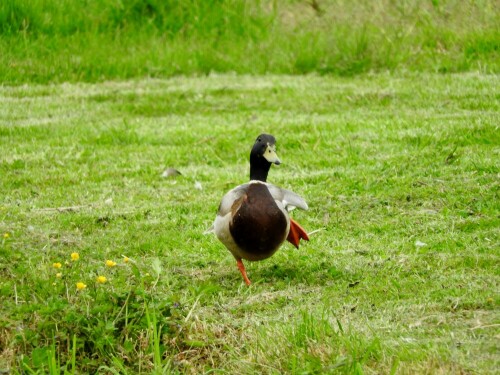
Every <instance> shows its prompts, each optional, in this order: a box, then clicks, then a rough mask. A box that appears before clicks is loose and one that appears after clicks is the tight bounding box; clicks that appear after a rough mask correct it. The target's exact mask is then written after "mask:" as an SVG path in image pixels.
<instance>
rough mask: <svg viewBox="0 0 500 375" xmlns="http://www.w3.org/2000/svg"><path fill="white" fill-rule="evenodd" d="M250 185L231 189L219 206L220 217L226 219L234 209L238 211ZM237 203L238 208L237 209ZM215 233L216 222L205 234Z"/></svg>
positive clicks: (218, 213)
mask: <svg viewBox="0 0 500 375" xmlns="http://www.w3.org/2000/svg"><path fill="white" fill-rule="evenodd" d="M248 185H249V184H248V183H247V184H243V185H239V186H236V187H235V188H234V189H231V190H230V191H228V192H227V193H226V195H224V196H223V197H222V200H221V202H220V204H219V209H218V210H217V216H218V217H224V216H226V215H227V214H229V213H230V212H231V210H232V209H236V208H237V207H239V205H238V203H240V204H241V201H242V199H243V197H244V196H245V195H246V193H247V190H248ZM235 203H236V206H237V207H235ZM215 220H217V217H216V219H215ZM209 233H215V221H214V223H213V224H212V225H211V226H210V228H208V229H207V230H206V231H205V232H203V234H209Z"/></svg>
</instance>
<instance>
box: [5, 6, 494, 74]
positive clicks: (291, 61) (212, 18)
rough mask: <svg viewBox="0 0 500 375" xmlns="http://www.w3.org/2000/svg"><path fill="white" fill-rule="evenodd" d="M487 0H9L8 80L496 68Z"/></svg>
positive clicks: (6, 7)
mask: <svg viewBox="0 0 500 375" xmlns="http://www.w3.org/2000/svg"><path fill="white" fill-rule="evenodd" d="M498 19H499V7H498V4H497V2H495V1H493V0H483V1H480V2H477V1H472V0H466V1H459V0H450V1H446V2H441V1H439V0H435V1H432V2H431V1H429V2H422V1H419V0H410V1H404V2H395V1H391V0H382V1H378V2H371V1H367V0H360V1H356V2H345V1H340V0H329V1H327V0H323V1H315V2H312V3H311V2H308V1H283V2H272V3H267V2H261V1H258V0H253V1H247V2H242V1H231V0H206V1H202V0H187V1H182V2H178V1H173V0H168V1H160V0H127V1H120V2H116V1H111V0H101V1H95V2H88V1H70V0H61V1H59V0H4V1H2V2H0V48H1V50H2V51H3V53H2V54H1V55H0V77H1V79H2V81H3V82H8V83H21V82H28V81H36V82H47V81H68V80H69V81H77V80H84V81H98V80H103V79H123V78H129V77H137V76H153V77H166V76H171V75H176V74H188V75H190V74H208V73H210V72H213V71H215V72H229V71H232V72H237V73H250V74H262V73H268V72H271V73H286V74H302V73H310V72H319V73H322V74H340V75H352V74H357V73H363V72H367V71H373V70H375V71H376V70H395V69H407V70H419V71H422V70H423V71H439V72H455V71H466V70H481V71H486V72H498V68H499V63H498V61H499V60H500V59H499V45H500V42H499V40H500V38H499V34H500V33H499V26H498V25H499V22H498Z"/></svg>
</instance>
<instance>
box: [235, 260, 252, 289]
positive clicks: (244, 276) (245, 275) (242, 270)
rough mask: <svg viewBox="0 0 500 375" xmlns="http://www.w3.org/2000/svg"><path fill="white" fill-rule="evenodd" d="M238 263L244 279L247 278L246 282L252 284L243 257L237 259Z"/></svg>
mask: <svg viewBox="0 0 500 375" xmlns="http://www.w3.org/2000/svg"><path fill="white" fill-rule="evenodd" d="M236 264H237V265H238V269H239V270H240V272H241V275H242V276H243V280H245V283H246V284H247V285H250V284H251V282H250V280H249V279H248V276H247V271H246V270H245V266H244V265H243V262H242V261H241V259H236Z"/></svg>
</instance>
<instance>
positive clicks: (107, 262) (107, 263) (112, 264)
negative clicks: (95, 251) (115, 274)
mask: <svg viewBox="0 0 500 375" xmlns="http://www.w3.org/2000/svg"><path fill="white" fill-rule="evenodd" d="M106 266H107V267H114V266H116V262H113V261H112V260H109V259H108V260H107V261H106Z"/></svg>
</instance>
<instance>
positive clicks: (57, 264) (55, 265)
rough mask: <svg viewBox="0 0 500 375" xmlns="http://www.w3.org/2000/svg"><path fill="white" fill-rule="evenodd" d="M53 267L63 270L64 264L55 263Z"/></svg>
mask: <svg viewBox="0 0 500 375" xmlns="http://www.w3.org/2000/svg"><path fill="white" fill-rule="evenodd" d="M52 267H54V268H61V267H62V264H61V263H59V262H55V263H53V264H52Z"/></svg>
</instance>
